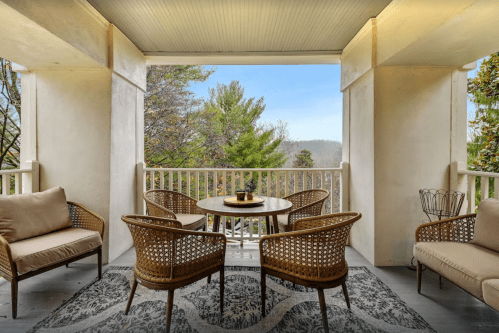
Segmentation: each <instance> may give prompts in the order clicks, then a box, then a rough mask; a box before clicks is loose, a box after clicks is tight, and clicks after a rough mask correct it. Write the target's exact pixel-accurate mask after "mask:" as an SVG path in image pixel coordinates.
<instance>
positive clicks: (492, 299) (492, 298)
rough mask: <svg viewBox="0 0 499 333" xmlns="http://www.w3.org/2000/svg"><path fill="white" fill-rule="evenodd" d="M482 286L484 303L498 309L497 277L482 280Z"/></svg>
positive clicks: (498, 284)
mask: <svg viewBox="0 0 499 333" xmlns="http://www.w3.org/2000/svg"><path fill="white" fill-rule="evenodd" d="M482 288H483V299H484V300H485V303H487V304H488V305H490V306H491V307H493V308H494V309H496V310H497V311H499V279H492V280H485V281H483V285H482Z"/></svg>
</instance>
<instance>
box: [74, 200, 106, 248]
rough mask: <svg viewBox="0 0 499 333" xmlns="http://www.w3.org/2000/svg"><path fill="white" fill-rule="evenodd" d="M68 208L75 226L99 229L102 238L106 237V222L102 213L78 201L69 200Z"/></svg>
mask: <svg viewBox="0 0 499 333" xmlns="http://www.w3.org/2000/svg"><path fill="white" fill-rule="evenodd" d="M68 208H69V215H70V216H71V220H72V221H73V227H74V228H82V229H87V230H94V231H97V232H99V234H100V236H101V238H102V239H104V225H105V223H104V219H103V218H102V217H101V216H100V215H98V214H97V213H94V212H92V211H91V210H90V209H88V208H86V207H84V206H82V205H80V204H78V203H76V202H71V201H68Z"/></svg>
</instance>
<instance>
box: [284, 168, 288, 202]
mask: <svg viewBox="0 0 499 333" xmlns="http://www.w3.org/2000/svg"><path fill="white" fill-rule="evenodd" d="M284 177H285V178H284V186H285V187H284V189H285V191H284V196H286V197H287V196H288V195H289V183H288V182H289V171H286V172H285V176H284Z"/></svg>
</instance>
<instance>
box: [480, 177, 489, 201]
mask: <svg viewBox="0 0 499 333" xmlns="http://www.w3.org/2000/svg"><path fill="white" fill-rule="evenodd" d="M480 194H481V195H482V200H485V199H487V198H488V197H489V177H484V176H482V177H480Z"/></svg>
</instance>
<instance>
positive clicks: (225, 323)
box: [29, 267, 435, 333]
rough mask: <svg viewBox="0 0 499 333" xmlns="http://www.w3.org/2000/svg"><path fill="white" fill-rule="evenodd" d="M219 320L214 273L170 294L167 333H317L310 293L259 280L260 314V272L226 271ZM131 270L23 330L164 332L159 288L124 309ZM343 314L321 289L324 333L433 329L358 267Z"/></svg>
mask: <svg viewBox="0 0 499 333" xmlns="http://www.w3.org/2000/svg"><path fill="white" fill-rule="evenodd" d="M225 269H226V273H225V297H224V302H225V303H224V315H223V317H221V316H220V314H219V313H220V310H219V279H218V273H217V274H214V275H213V277H212V282H211V283H210V284H207V280H206V279H203V280H200V281H198V282H195V283H193V284H191V285H189V286H186V287H184V288H180V289H177V290H176V291H175V298H174V308H173V315H172V332H198V333H205V332H236V331H237V332H258V333H263V332H272V333H278V332H282V333H284V332H286V333H292V332H323V331H324V328H323V325H322V317H321V312H320V308H319V301H318V294H317V290H315V289H312V288H307V287H303V286H299V285H296V287H295V288H293V284H292V283H290V282H286V281H282V280H280V279H277V278H274V277H270V276H268V277H267V291H266V293H267V298H268V301H267V303H266V307H267V316H266V317H265V318H263V319H262V317H261V316H260V304H261V302H260V269H259V268H256V267H226V268H225ZM132 277H133V270H132V268H131V267H110V268H108V269H107V271H106V272H105V273H104V275H103V279H102V280H101V281H97V280H96V281H94V282H92V283H90V284H89V285H87V286H86V287H84V288H83V289H81V290H80V291H79V292H78V293H76V294H75V295H74V296H73V297H72V298H71V299H69V300H68V301H67V302H65V303H64V304H63V305H61V306H60V307H59V308H58V309H57V310H55V311H54V312H52V313H51V314H50V315H49V316H48V317H47V318H45V319H44V320H42V321H41V322H39V323H38V324H36V325H35V326H34V327H33V328H32V329H31V330H30V331H29V332H30V333H34V332H38V333H41V332H61V333H62V332H64V333H66V332H85V333H90V332H164V330H165V321H166V318H165V317H166V315H165V313H166V300H167V291H154V290H149V289H147V288H145V287H142V286H140V284H139V287H138V288H137V291H136V293H135V298H134V300H133V303H132V307H131V308H130V312H129V314H128V316H125V314H124V311H125V307H126V302H127V299H128V294H129V292H130V281H131V279H132ZM347 287H348V292H349V295H350V302H351V310H348V308H347V306H346V303H345V299H344V297H343V293H342V291H341V287H338V288H334V289H329V290H325V291H324V293H325V297H326V304H327V317H328V320H329V329H330V331H331V332H394V333H395V332H397V333H399V332H435V330H433V329H432V328H431V327H430V325H429V324H428V323H427V322H426V321H424V319H423V318H421V316H420V315H418V314H417V313H416V312H415V311H414V310H413V309H411V308H410V307H408V306H407V305H406V304H405V303H404V302H403V301H402V300H401V299H400V298H399V297H398V296H397V295H396V294H395V293H394V292H392V291H391V290H390V289H389V288H388V287H387V286H386V285H384V284H383V283H382V282H381V281H380V280H379V279H378V278H377V277H376V276H375V275H374V274H373V273H371V271H369V270H368V269H367V268H366V267H350V272H349V277H348V280H347Z"/></svg>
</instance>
